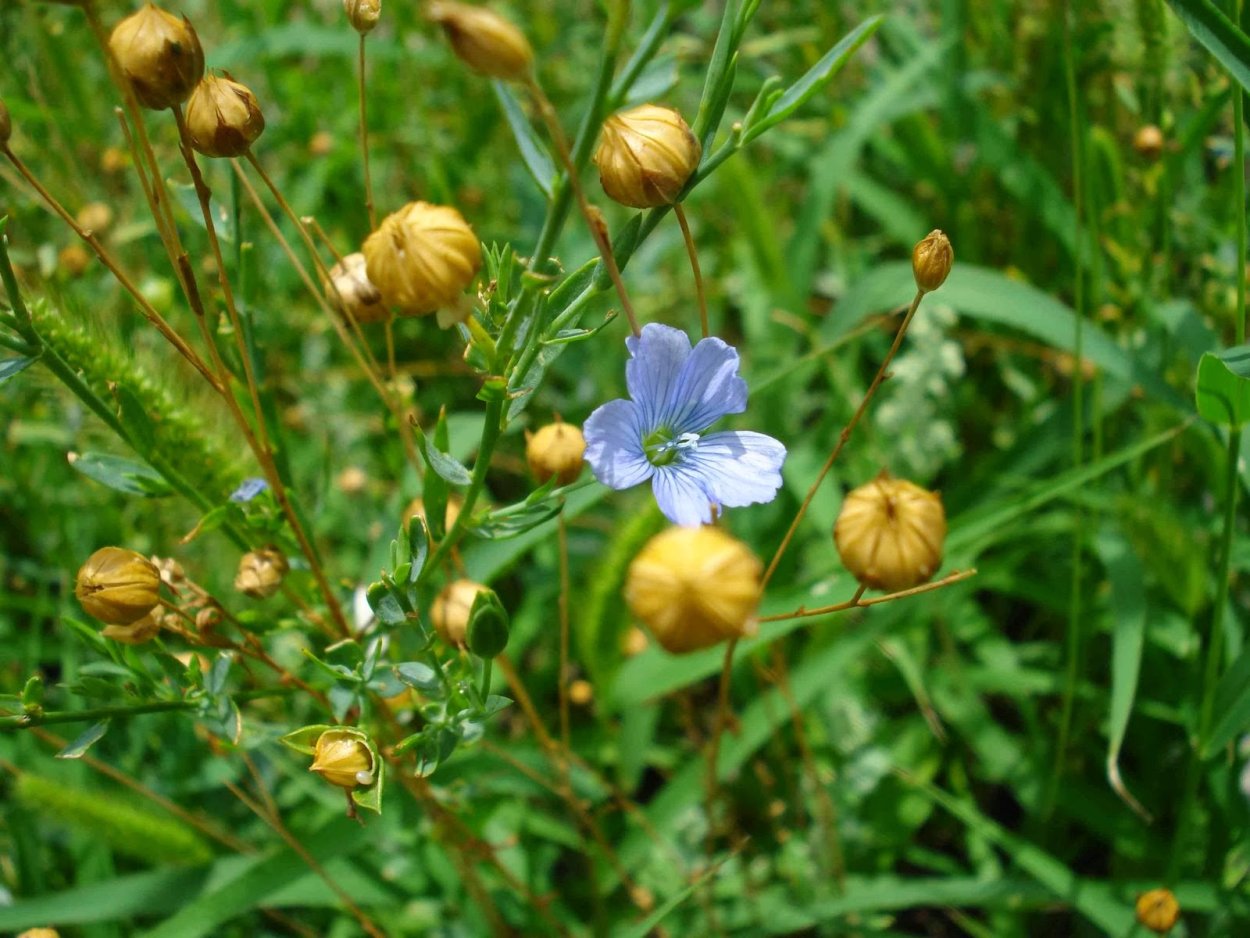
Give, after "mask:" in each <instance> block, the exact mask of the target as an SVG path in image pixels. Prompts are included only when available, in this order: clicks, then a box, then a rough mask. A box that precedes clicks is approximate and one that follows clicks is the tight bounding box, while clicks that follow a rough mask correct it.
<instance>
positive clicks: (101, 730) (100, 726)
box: [56, 720, 109, 759]
mask: <svg viewBox="0 0 1250 938" xmlns="http://www.w3.org/2000/svg"><path fill="white" fill-rule="evenodd" d="M108 731H109V721H108V720H101V721H100V722H99V723H96V724H95V725H93V726H90V727H88V728H87V729H86V730H85V731H83V732H82V733H81V734H80V735H79V737H78V738H77V739H75V740H74V741H73V742H72V743H70V744H69V745H68V746H66V747H65V748H64V749H62V750H61V751H60V752H58V753H57V754H56V758H58V759H79V758H81V757H82V756H84V755H85V754H86V752H87V750H88V749H90V748H91V747H92V746H94V745H95V744H96V743H98V742H99V741H100V740H101V739H103V738H104V734H105V733H107V732H108Z"/></svg>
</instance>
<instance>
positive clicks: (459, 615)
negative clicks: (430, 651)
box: [430, 580, 487, 648]
mask: <svg viewBox="0 0 1250 938" xmlns="http://www.w3.org/2000/svg"><path fill="white" fill-rule="evenodd" d="M486 589H487V587H485V586H483V585H482V584H481V583H474V582H473V581H472V580H453V581H452V582H450V583H448V584H447V585H446V586H444V587H443V590H442V592H441V593H439V594H438V595H437V596H436V597H434V604H433V605H432V606H431V607H430V621H431V622H432V623H433V624H434V630H435V631H436V632H438V634H439V636H441V637H442V639H443V641H445V642H446V643H447V644H449V645H456V646H458V647H461V648H463V647H464V646H465V645H466V644H467V643H468V640H469V615H470V613H472V611H473V600H474V599H476V598H477V594H478V593H481V592H484V591H485V590H486Z"/></svg>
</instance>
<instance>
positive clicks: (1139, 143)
mask: <svg viewBox="0 0 1250 938" xmlns="http://www.w3.org/2000/svg"><path fill="white" fill-rule="evenodd" d="M1133 149H1134V150H1136V151H1137V155H1138V156H1140V157H1143V158H1145V159H1147V160H1149V161H1150V162H1152V163H1153V162H1154V161H1155V160H1157V159H1158V158H1159V157H1160V156H1162V155H1163V131H1162V130H1160V129H1159V128H1158V127H1157V126H1155V125H1154V124H1146V125H1144V126H1142V127H1139V128H1137V133H1135V134H1133Z"/></svg>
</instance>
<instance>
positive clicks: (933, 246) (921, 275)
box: [911, 228, 955, 293]
mask: <svg viewBox="0 0 1250 938" xmlns="http://www.w3.org/2000/svg"><path fill="white" fill-rule="evenodd" d="M953 263H955V252H954V251H953V250H952V249H951V242H950V239H949V238H947V237H946V235H944V234H942V232H941V231H939V230H938V229H937V228H934V229H933V230H932V231H930V232H929V233H928V234H927V235H925V237H924V240H922V241H919V242H917V243H916V247H915V248H914V249H913V250H912V252H911V270H912V273H913V274H915V276H916V286H917V287H919V288H920V289H921V290H922V291H924V292H925V293H932V292H933V291H934V290H936V289H937V288H938V287H940V286H941V285H942V284H943V283H945V282H946V277H947V275H948V274H949V273H950V272H951V265H952V264H953Z"/></svg>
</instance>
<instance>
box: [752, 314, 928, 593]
mask: <svg viewBox="0 0 1250 938" xmlns="http://www.w3.org/2000/svg"><path fill="white" fill-rule="evenodd" d="M922 299H924V291H923V290H917V291H916V296H915V298H914V299H913V300H912V301H911V306H909V307H908V308H907V315H905V316H904V317H903V322H902V324H901V325H900V326H899V327H898V332H897V333H896V334H895V336H894V343H893V344H892V345H891V346H890V350H889V351H888V352H887V353H886V356H885V358H884V359H882V361H881V366H880V367H879V368H878V369H877V374H876V376H875V377H874V378H873V379H872V384H870V385H869V386H868V390H867V392H865V394H864V399H863V400H861V401H860V402H859V407H858V408H856V410H855V413H854V415H853V416H852V417H851V420H850V422H849V423H847V425H846V426H845V427H843V428H842V432H841V434H839V436H838V442H837V443H836V444H835V445H834V447H833V452H831V453H830V454H829V458H828V459H826V460H825V464H824V465H823V466H822V467H821V469H820V473H819V474H818V475H817V476H816V481H814V482H813V483H812V485H811V487H810V488H809V489H808V490H807V495H806V497H805V498H804V499H803V504H802V505H800V506H799V510H798V512H797V513H796V514H795V516H794V520H793V521H791V522H790V527H789V528H788V529H787V530H786V533H785V537H783V538H782V539H781V544H779V545H778V547H777V551H776V553H774V554H773V559H772V560H771V561H770V562H769V564H768V569H767V570H765V571H764V580H763V586H764V587H767V586H768V583H769V581H770V580H771V579H772V578H773V574H774V573H775V572H776V571H777V565H778V564H779V563H781V558H782V555H783V554H785V552H786V548H787V547H789V546H790V541H791V540H792V539H793V538H794V532H795V531H797V530H798V527H799V524H800V523H801V522H802V521H803V518H804V517H805V516H806V515H807V509H808V508H809V507H810V506H811V504H812V499H813V498H815V497H816V493H817V491H819V490H820V484H821V483H822V482H824V481H825V476H827V475H829V470H830V469H832V468H833V464H834V463H835V462H837V459H838V457H839V456H840V455H842V450H843V448H845V446H846V443H847V441H848V440H849V439H850V438H851V434H852V433H854V432H855V428H856V427H857V426H859V421H860V420H861V419H862V418H863V416H864V414H865V413H866V412H867V410H868V404H869V403H870V402H871V401H872V398H873V395H874V394H876V393H877V388H879V387H880V386H881V382H882V381H884V380H885V379H886V375H887V373H888V371H889V368H890V363H891V362H893V361H894V356H895V354H897V352H898V350H899V346H901V345H902V344H903V336H905V335H906V334H907V327H908V326H910V325H911V321H912V318H913V317H914V316H915V315H916V309H917V308H918V307H919V306H920V301H921V300H922Z"/></svg>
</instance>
